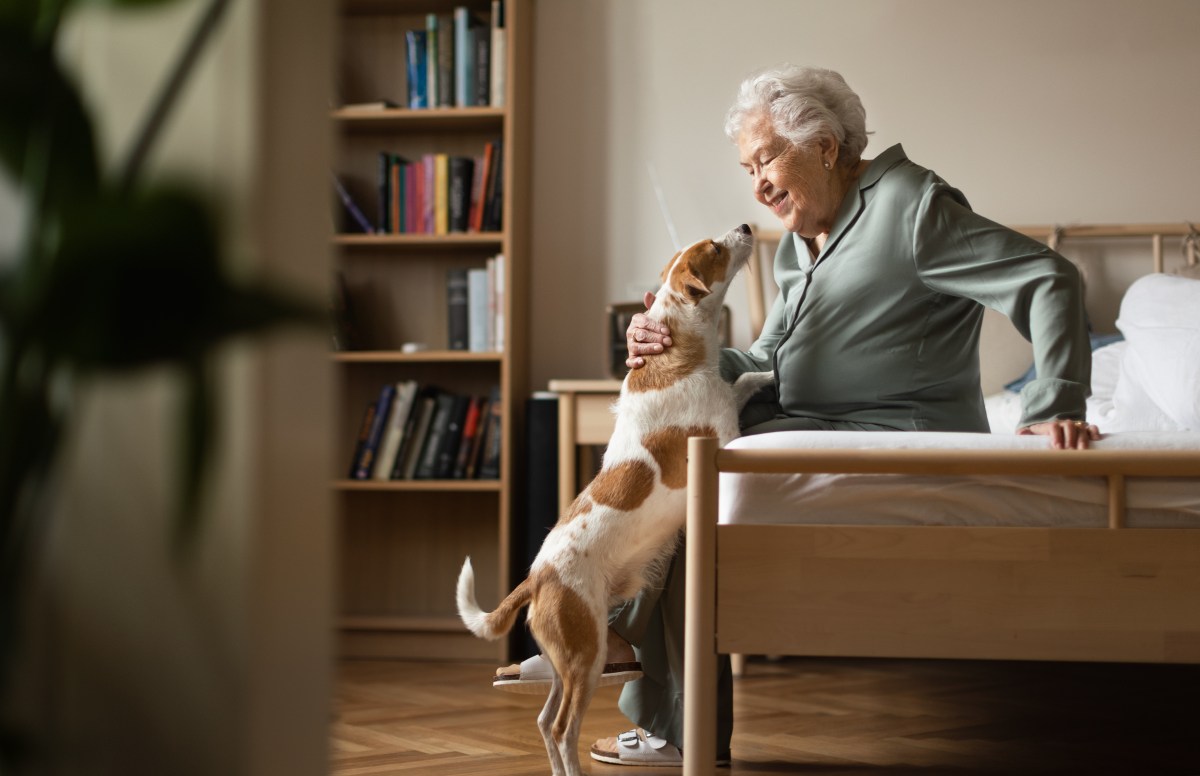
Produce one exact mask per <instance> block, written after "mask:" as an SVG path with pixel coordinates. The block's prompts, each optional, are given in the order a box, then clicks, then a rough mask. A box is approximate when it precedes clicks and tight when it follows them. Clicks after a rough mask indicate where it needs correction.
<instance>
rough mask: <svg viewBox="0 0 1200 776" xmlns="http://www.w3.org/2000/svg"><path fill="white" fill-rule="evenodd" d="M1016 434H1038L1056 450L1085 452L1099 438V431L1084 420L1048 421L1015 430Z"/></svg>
mask: <svg viewBox="0 0 1200 776" xmlns="http://www.w3.org/2000/svg"><path fill="white" fill-rule="evenodd" d="M1017 433H1018V434H1022V435H1029V434H1039V435H1041V436H1048V437H1050V446H1051V447H1053V448H1054V449H1056V450H1086V449H1087V448H1088V443H1090V442H1094V441H1096V440H1097V439H1099V438H1100V429H1098V428H1096V427H1095V426H1093V425H1091V424H1090V423H1088V422H1087V421H1086V420H1048V421H1046V422H1045V423H1034V424H1033V425H1032V426H1026V427H1025V428H1020V429H1017Z"/></svg>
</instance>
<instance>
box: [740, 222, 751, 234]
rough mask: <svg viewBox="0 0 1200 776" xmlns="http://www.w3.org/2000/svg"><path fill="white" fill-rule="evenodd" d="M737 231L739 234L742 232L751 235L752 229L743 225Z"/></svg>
mask: <svg viewBox="0 0 1200 776" xmlns="http://www.w3.org/2000/svg"><path fill="white" fill-rule="evenodd" d="M737 230H738V231H739V232H741V233H742V234H750V227H749V226H747V225H746V224H742V225H741V226H739V227H738V228H737Z"/></svg>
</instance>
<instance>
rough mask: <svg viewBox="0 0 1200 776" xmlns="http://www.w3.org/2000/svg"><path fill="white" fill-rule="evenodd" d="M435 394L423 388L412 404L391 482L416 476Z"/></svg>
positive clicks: (433, 407)
mask: <svg viewBox="0 0 1200 776" xmlns="http://www.w3.org/2000/svg"><path fill="white" fill-rule="evenodd" d="M437 394H438V391H437V389H436V388H425V389H422V391H421V395H420V396H418V397H417V400H416V401H415V402H413V408H412V414H411V416H410V417H409V420H408V422H407V423H406V424H405V429H404V439H403V440H401V442H400V451H399V452H398V453H397V454H396V463H395V465H394V466H392V479H393V480H411V479H413V478H414V477H415V476H416V473H417V465H418V464H419V463H420V461H421V451H422V450H423V449H424V447H425V439H426V438H427V437H428V436H429V426H430V424H431V423H432V422H433V414H434V411H435V409H436V407H437V398H436V397H437Z"/></svg>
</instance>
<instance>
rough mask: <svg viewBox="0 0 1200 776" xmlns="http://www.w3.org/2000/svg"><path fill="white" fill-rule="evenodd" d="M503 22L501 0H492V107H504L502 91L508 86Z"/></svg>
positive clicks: (506, 45)
mask: <svg viewBox="0 0 1200 776" xmlns="http://www.w3.org/2000/svg"><path fill="white" fill-rule="evenodd" d="M505 27H506V25H505V23H504V2H503V0H492V47H491V57H492V62H491V64H490V65H489V67H490V75H491V89H490V91H491V94H490V101H491V104H492V107H494V108H503V107H504V91H505V90H506V89H507V88H508V78H507V72H506V70H505V67H506V60H507V58H508V36H507V35H506V34H505V33H506V32H507V30H506V29H505Z"/></svg>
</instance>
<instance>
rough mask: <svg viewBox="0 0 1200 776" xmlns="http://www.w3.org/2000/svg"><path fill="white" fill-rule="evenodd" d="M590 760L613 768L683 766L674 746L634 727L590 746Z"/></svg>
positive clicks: (681, 756) (678, 752)
mask: <svg viewBox="0 0 1200 776" xmlns="http://www.w3.org/2000/svg"><path fill="white" fill-rule="evenodd" d="M610 742H611V743H610ZM592 759H593V760H598V761H600V762H602V763H612V764H613V765H651V766H655V767H659V768H671V767H674V768H682V767H683V754H682V753H681V752H680V751H679V749H678V748H676V746H675V745H674V744H672V743H670V742H668V741H667V740H666V739H664V738H659V737H658V736H656V735H654V734H653V733H647V732H646V731H645V730H642V729H641V728H634V729H633V730H630V731H628V732H625V733H622V734H621V735H619V736H617V737H616V738H602V739H600V740H599V741H597V742H596V743H594V744H592Z"/></svg>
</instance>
